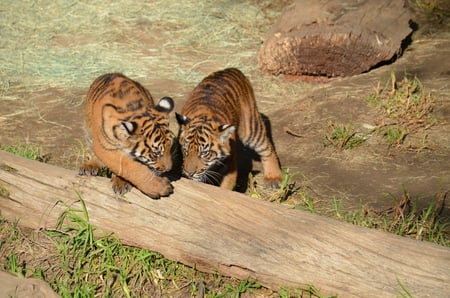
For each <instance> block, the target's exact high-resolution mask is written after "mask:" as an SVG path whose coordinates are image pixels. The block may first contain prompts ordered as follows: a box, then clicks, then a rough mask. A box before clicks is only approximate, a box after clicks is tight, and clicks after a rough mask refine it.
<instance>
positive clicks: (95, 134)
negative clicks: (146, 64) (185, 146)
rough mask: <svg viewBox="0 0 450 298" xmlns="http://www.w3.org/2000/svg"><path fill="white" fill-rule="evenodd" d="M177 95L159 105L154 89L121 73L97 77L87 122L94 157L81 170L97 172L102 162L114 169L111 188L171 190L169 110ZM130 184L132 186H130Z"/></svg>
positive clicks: (157, 194)
mask: <svg viewBox="0 0 450 298" xmlns="http://www.w3.org/2000/svg"><path fill="white" fill-rule="evenodd" d="M172 110H173V100H172V99H171V98H169V97H163V98H162V99H161V100H160V101H159V103H158V104H157V105H156V106H155V105H154V103H153V98H152V96H151V94H150V92H149V91H148V90H147V89H145V88H144V87H143V86H142V85H140V84H139V83H138V82H135V81H133V80H131V79H129V78H127V77H126V76H124V75H122V74H118V73H110V74H105V75H102V76H100V77H98V78H97V79H96V80H95V81H94V82H93V83H92V85H91V87H90V89H89V92H88V94H87V97H86V102H85V108H84V113H85V126H86V132H87V137H88V143H89V144H90V145H91V148H92V151H93V153H94V158H93V159H92V160H90V161H89V162H87V163H85V164H82V165H81V166H80V169H79V174H80V175H87V174H90V175H97V173H98V171H99V169H100V168H102V167H107V168H109V169H110V171H111V172H112V173H113V174H114V175H113V177H112V183H113V190H114V192H116V193H119V194H123V193H126V192H127V191H129V190H130V189H131V185H134V186H135V187H137V188H138V189H139V190H141V191H142V192H143V193H145V194H146V195H148V196H150V197H152V198H159V197H160V196H167V195H169V194H170V193H171V192H172V190H173V188H172V185H171V184H170V181H169V179H167V177H161V176H160V175H161V174H162V173H164V172H167V171H169V170H170V169H171V168H172V157H171V147H172V140H173V134H172V133H171V131H170V130H169V114H170V112H171V111H172ZM130 183H131V185H130Z"/></svg>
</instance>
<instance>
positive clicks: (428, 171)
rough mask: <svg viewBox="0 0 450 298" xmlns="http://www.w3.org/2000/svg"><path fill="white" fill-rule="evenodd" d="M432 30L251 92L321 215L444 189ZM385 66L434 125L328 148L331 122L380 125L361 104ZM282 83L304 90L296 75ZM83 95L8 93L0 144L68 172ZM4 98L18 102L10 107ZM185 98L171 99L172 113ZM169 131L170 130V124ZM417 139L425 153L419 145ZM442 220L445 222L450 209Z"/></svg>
mask: <svg viewBox="0 0 450 298" xmlns="http://www.w3.org/2000/svg"><path fill="white" fill-rule="evenodd" d="M439 26H440V27H439V28H440V29H439V30H438V29H436V28H434V27H433V24H432V25H430V26H424V27H422V29H421V30H419V32H415V33H414V35H413V41H412V43H411V44H410V45H409V46H408V47H407V48H406V51H405V52H404V53H403V55H402V56H401V57H400V58H399V59H398V60H397V61H395V62H394V63H393V64H390V65H385V66H382V67H379V68H377V69H374V70H371V71H369V72H368V73H365V74H361V75H356V76H352V77H347V78H334V79H319V80H316V79H315V78H312V79H311V80H310V84H311V87H310V88H309V89H308V91H307V92H306V93H304V94H295V96H293V97H292V98H285V97H273V98H265V97H263V96H262V95H260V94H258V93H257V94H256V96H257V97H258V96H260V98H264V100H261V101H258V105H259V107H260V109H261V110H262V111H263V112H264V114H265V116H267V117H268V119H269V120H270V126H271V132H272V138H273V140H274V143H275V145H276V149H277V152H278V154H279V158H280V162H281V164H282V166H283V167H284V168H289V170H290V172H291V173H295V176H294V180H295V183H296V185H297V186H298V187H300V188H301V189H303V190H305V191H308V192H309V194H310V195H311V196H312V197H313V198H314V199H315V201H316V202H318V204H319V205H321V206H322V208H324V209H327V208H328V209H331V208H332V203H331V202H332V200H333V199H340V200H342V202H343V205H344V207H345V208H346V209H356V208H358V206H360V205H365V204H367V205H368V206H370V207H372V208H375V209H377V210H384V209H386V208H388V207H391V206H392V205H393V203H394V202H395V201H398V200H399V199H401V197H402V194H403V192H404V191H405V190H406V191H407V192H408V193H409V194H410V196H411V197H412V198H417V199H418V200H419V203H420V204H421V205H426V204H429V203H430V202H432V200H434V199H436V197H437V196H438V195H439V194H441V195H442V194H445V193H448V192H449V191H450V59H449V57H450V26H449V25H442V24H441V25H439ZM392 69H395V71H396V74H397V76H398V78H402V77H403V75H404V74H405V72H406V73H408V75H410V76H417V77H418V78H419V79H420V80H421V82H422V83H423V85H424V86H425V88H426V90H427V91H428V92H430V93H431V95H432V97H433V98H434V99H435V106H434V110H433V117H434V119H435V120H436V122H435V125H433V126H432V127H430V128H427V129H426V130H425V129H424V130H422V131H419V132H417V133H415V134H411V135H408V136H407V137H406V139H405V141H404V144H403V145H401V146H390V145H389V144H388V143H387V142H386V140H385V138H384V137H383V136H382V135H380V134H376V133H372V134H369V137H368V139H367V140H366V141H365V142H364V143H363V144H362V145H360V146H357V147H355V148H352V149H348V150H342V149H339V148H336V147H334V146H330V145H329V144H327V142H326V140H325V135H326V134H327V132H328V131H329V127H330V125H331V123H334V124H339V123H341V124H351V125H352V127H354V128H355V129H356V130H357V131H360V132H368V131H367V127H371V126H372V127H373V126H376V125H378V124H380V123H383V121H386V117H385V116H384V115H383V113H382V112H380V110H378V109H376V108H374V107H371V106H369V105H368V102H367V99H368V95H369V94H370V93H371V92H373V91H374V88H375V87H376V84H377V82H382V84H384V82H386V81H387V80H388V79H389V75H390V71H391V70H392ZM205 75H207V73H205ZM285 79H286V80H289V81H291V82H292V84H296V83H299V84H300V83H302V84H304V81H303V79H304V78H292V77H285ZM300 80H302V81H300ZM143 83H144V85H146V83H149V82H145V80H144V81H143ZM149 85H153V86H158V90H159V92H161V90H171V92H172V93H173V94H187V93H188V92H189V88H188V87H187V86H185V85H179V84H177V82H176V81H171V80H164V81H160V82H151V84H149ZM193 87H194V85H192V86H190V88H191V89H192V88H193ZM158 90H157V91H156V94H154V95H155V98H157V97H158V95H161V96H162V95H163V94H157V92H158ZM86 91H87V89H86V88H77V89H71V90H62V89H57V88H44V89H42V88H40V91H36V92H30V91H29V90H22V89H20V88H14V86H10V89H9V91H7V92H6V93H5V92H3V93H2V96H3V97H4V100H2V101H0V124H1V126H0V145H2V146H6V145H14V144H17V142H23V141H26V142H28V143H31V144H36V145H39V146H41V147H42V148H43V153H44V154H47V155H49V156H50V158H49V161H48V162H49V163H52V164H56V165H59V166H62V167H67V168H73V169H74V170H75V169H76V166H77V165H78V164H79V163H80V162H82V161H83V159H85V142H84V133H83V124H82V123H83V120H82V117H83V113H82V104H80V103H81V101H80V98H83V97H84V96H85V93H86ZM8 92H9V93H8ZM11 92H14V96H19V97H20V98H21V100H19V101H14V102H13V103H12V102H9V101H8V100H7V97H8V96H9V95H11ZM161 93H162V92H161ZM55 98H65V100H64V101H60V100H58V101H55ZM183 101H184V99H183V98H177V106H176V111H179V110H180V109H181V106H182V104H183ZM172 124H173V126H172V128H173V131H175V132H176V131H177V126H176V122H175V120H173V123H172ZM425 135H426V136H427V143H426V146H417V144H419V143H420V140H421V139H422V138H423V137H424V136H425ZM254 168H255V169H256V170H258V169H260V165H259V164H258V163H257V162H256V163H255V165H254ZM259 176H261V175H259ZM447 201H448V195H447ZM441 216H442V217H443V218H447V220H448V221H449V222H450V205H449V203H448V202H445V203H444V206H443V211H442V214H441Z"/></svg>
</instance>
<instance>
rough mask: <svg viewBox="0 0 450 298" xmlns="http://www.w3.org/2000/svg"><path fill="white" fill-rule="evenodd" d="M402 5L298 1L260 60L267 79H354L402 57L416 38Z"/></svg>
mask: <svg viewBox="0 0 450 298" xmlns="http://www.w3.org/2000/svg"><path fill="white" fill-rule="evenodd" d="M410 19H411V14H410V12H409V11H408V9H407V8H406V7H405V3H404V1H403V0H379V1H368V0H365V1H356V0H353V1H338V0H328V1H317V0H297V1H296V2H295V5H294V6H293V7H292V8H291V9H290V10H288V11H286V12H285V13H284V14H283V15H282V16H281V17H280V18H279V19H278V21H277V23H276V24H275V25H274V26H273V28H272V29H271V30H270V31H269V33H268V36H267V39H266V41H265V43H264V44H263V45H262V47H261V49H260V51H259V54H258V65H259V67H260V69H261V70H262V72H263V73H267V74H275V75H278V74H289V75H313V76H327V77H335V76H349V75H355V74H359V73H362V72H365V71H368V70H369V69H371V68H373V67H374V66H376V65H379V64H380V63H383V62H386V61H390V60H392V59H393V58H395V57H396V55H397V54H400V53H401V47H402V42H403V41H404V40H405V39H406V38H407V37H408V35H410V34H411V32H412V29H411V28H410V25H409V21H410Z"/></svg>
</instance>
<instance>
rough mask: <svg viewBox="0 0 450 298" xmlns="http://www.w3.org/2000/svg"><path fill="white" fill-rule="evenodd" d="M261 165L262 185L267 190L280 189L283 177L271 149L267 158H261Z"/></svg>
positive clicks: (276, 158)
mask: <svg viewBox="0 0 450 298" xmlns="http://www.w3.org/2000/svg"><path fill="white" fill-rule="evenodd" d="M261 163H262V166H263V170H264V185H265V186H266V187H268V188H280V186H281V181H282V180H283V176H282V174H281V169H280V165H279V163H278V157H277V155H276V154H275V150H274V149H273V148H272V150H271V152H270V154H269V155H268V156H261Z"/></svg>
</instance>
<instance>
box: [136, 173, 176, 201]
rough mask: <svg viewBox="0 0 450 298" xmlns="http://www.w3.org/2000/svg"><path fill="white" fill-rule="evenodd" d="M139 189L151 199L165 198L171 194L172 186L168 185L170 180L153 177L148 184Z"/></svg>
mask: <svg viewBox="0 0 450 298" xmlns="http://www.w3.org/2000/svg"><path fill="white" fill-rule="evenodd" d="M139 189H140V190H141V191H142V192H143V193H145V194H146V195H148V196H149V197H151V198H152V199H159V198H160V197H167V196H169V195H170V194H171V193H173V186H172V184H170V180H169V179H168V178H167V177H159V176H155V177H154V178H153V179H152V181H151V182H150V183H147V184H146V185H145V187H142V188H139Z"/></svg>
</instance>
